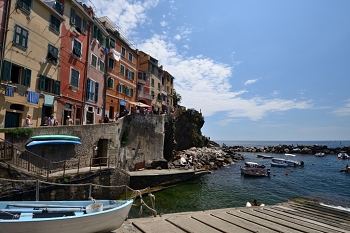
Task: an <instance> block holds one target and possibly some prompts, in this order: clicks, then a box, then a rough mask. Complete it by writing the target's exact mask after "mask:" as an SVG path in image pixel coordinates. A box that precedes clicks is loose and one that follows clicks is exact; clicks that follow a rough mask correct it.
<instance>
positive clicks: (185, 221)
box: [166, 216, 222, 233]
mask: <svg viewBox="0 0 350 233" xmlns="http://www.w3.org/2000/svg"><path fill="white" fill-rule="evenodd" d="M166 220H167V221H168V222H171V223H172V224H174V225H176V226H177V227H179V228H180V229H183V230H184V231H185V232H193V233H203V232H213V233H215V232H222V231H219V230H217V229H215V228H213V227H210V226H208V225H206V224H203V223H202V222H200V221H197V220H195V219H193V218H192V217H191V216H174V217H170V218H167V219H166Z"/></svg>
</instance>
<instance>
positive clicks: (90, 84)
mask: <svg viewBox="0 0 350 233" xmlns="http://www.w3.org/2000/svg"><path fill="white" fill-rule="evenodd" d="M98 86H99V85H98V83H97V82H95V81H93V80H92V79H89V78H88V79H87V85H86V99H87V100H90V101H94V102H97V100H98Z"/></svg>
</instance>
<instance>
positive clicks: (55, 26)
mask: <svg viewBox="0 0 350 233" xmlns="http://www.w3.org/2000/svg"><path fill="white" fill-rule="evenodd" d="M60 26H61V21H60V20H59V19H57V18H56V17H55V16H53V15H51V21H50V30H51V31H52V32H54V33H56V34H60Z"/></svg>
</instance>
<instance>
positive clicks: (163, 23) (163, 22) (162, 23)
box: [160, 21, 168, 27]
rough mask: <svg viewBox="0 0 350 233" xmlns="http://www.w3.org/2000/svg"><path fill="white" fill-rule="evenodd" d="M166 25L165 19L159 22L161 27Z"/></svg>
mask: <svg viewBox="0 0 350 233" xmlns="http://www.w3.org/2000/svg"><path fill="white" fill-rule="evenodd" d="M167 25H168V23H167V22H165V21H162V22H160V26H162V27H165V26H167Z"/></svg>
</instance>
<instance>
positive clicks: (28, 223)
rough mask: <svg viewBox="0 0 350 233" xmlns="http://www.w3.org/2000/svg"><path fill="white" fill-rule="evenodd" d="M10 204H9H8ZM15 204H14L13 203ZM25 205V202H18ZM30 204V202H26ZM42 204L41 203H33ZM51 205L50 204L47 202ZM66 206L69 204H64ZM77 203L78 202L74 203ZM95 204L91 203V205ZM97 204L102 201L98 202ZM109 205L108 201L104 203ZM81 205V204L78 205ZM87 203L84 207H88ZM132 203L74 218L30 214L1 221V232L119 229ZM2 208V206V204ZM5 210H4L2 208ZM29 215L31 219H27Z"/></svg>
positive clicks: (84, 232)
mask: <svg viewBox="0 0 350 233" xmlns="http://www.w3.org/2000/svg"><path fill="white" fill-rule="evenodd" d="M7 203H8V202H7ZM13 203H14V202H13ZM16 203H23V202H16ZM26 203H29V202H26ZM32 203H41V202H32ZM45 203H49V204H51V203H50V202H45ZM62 203H63V204H66V203H67V202H62ZM74 203H77V202H74ZM91 203H93V202H92V201H90V204H91ZM96 203H100V201H97V200H96ZM103 203H106V205H107V204H108V201H103ZM78 204H79V203H78ZM82 204H83V203H82ZM86 204H87V203H85V204H84V205H85V206H86ZM131 205H132V200H131V201H124V203H122V204H121V205H120V206H118V207H114V208H111V209H107V210H103V211H100V212H93V213H89V214H86V213H84V212H75V215H74V216H66V217H56V218H55V217H53V218H32V217H31V216H30V215H31V214H30V213H29V214H24V216H22V215H23V214H21V217H20V218H19V219H17V220H4V219H3V220H0V229H1V232H11V233H48V232H49V233H97V232H108V231H112V230H116V229H118V228H119V227H120V226H121V225H122V224H123V222H124V221H125V219H126V218H127V216H128V213H129V211H130V208H131ZM0 206H1V204H0ZM2 210H4V208H2ZM25 215H29V216H30V217H26V216H25Z"/></svg>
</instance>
